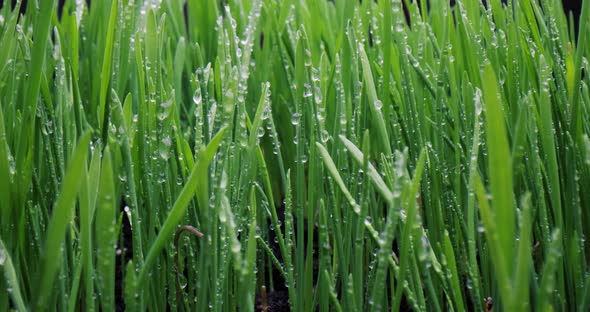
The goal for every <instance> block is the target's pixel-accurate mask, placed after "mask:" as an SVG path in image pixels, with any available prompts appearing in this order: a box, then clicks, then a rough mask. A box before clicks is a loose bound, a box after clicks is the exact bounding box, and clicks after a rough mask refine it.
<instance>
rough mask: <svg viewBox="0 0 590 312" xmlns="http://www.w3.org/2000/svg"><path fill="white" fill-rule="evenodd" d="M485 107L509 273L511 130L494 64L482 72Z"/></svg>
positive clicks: (490, 167)
mask: <svg viewBox="0 0 590 312" xmlns="http://www.w3.org/2000/svg"><path fill="white" fill-rule="evenodd" d="M482 81H483V83H484V85H483V99H484V111H485V119H486V139H487V140H486V142H487V147H488V153H489V157H488V172H489V177H490V188H491V192H492V204H493V208H494V210H493V218H494V220H495V224H496V226H498V232H497V235H498V242H499V246H498V247H500V248H501V249H502V253H503V254H504V257H505V258H504V259H498V261H504V262H505V266H506V270H507V273H508V274H512V272H513V269H512V268H513V262H512V259H514V237H515V235H516V231H515V227H516V213H515V209H514V208H515V207H514V193H513V182H512V174H513V172H512V161H511V159H512V158H511V156H510V145H509V144H508V134H507V132H506V126H505V124H504V122H505V121H504V120H505V119H504V113H503V109H502V107H503V104H502V99H501V98H500V93H499V90H498V82H497V79H496V74H495V73H494V69H493V67H492V65H491V64H489V63H488V64H487V65H485V67H484V69H483V72H482Z"/></svg>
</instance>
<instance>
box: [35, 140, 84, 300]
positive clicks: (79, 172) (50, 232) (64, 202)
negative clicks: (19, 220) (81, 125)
mask: <svg viewBox="0 0 590 312" xmlns="http://www.w3.org/2000/svg"><path fill="white" fill-rule="evenodd" d="M89 143H90V133H89V132H86V133H85V134H84V135H83V136H82V138H81V139H80V140H79V141H78V145H77V146H76V150H75V151H74V154H73V155H72V160H71V162H70V165H69V166H68V169H67V171H66V175H65V177H64V180H63V183H62V187H61V192H60V194H59V196H58V198H57V201H56V203H55V205H54V208H53V213H52V216H51V221H50V223H49V225H48V227H47V234H46V237H45V244H44V247H43V253H42V256H41V262H40V267H39V274H40V283H39V288H38V290H37V297H36V298H37V303H36V307H35V308H36V309H37V310H39V311H45V310H46V309H48V306H47V302H48V301H49V300H50V298H51V295H52V293H53V289H54V287H55V285H54V283H53V282H54V280H55V276H56V274H57V271H58V270H59V268H60V261H61V259H62V248H61V245H62V244H63V242H64V238H65V234H66V229H67V227H68V224H69V223H70V222H71V218H72V214H73V212H74V204H75V202H76V195H77V194H78V189H79V187H80V185H81V183H80V181H81V180H82V179H84V178H85V177H84V172H85V170H84V167H85V166H86V158H87V154H88V145H89Z"/></svg>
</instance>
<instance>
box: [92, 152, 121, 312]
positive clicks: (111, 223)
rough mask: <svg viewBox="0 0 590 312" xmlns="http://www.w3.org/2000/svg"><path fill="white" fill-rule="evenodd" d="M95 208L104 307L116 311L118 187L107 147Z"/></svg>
mask: <svg viewBox="0 0 590 312" xmlns="http://www.w3.org/2000/svg"><path fill="white" fill-rule="evenodd" d="M97 205H98V206H97V208H96V222H95V233H96V234H95V237H96V238H97V246H96V267H97V270H96V273H97V282H98V283H97V284H98V291H99V296H100V303H101V307H102V309H103V310H105V311H113V310H114V309H115V246H116V243H117V239H116V236H115V235H116V231H115V224H116V211H115V185H114V180H113V165H112V160H111V152H110V149H109V147H108V146H107V147H106V149H105V151H104V153H103V155H102V166H101V174H100V188H99V198H98V201H97Z"/></svg>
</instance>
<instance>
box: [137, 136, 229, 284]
mask: <svg viewBox="0 0 590 312" xmlns="http://www.w3.org/2000/svg"><path fill="white" fill-rule="evenodd" d="M225 129H226V128H222V129H221V130H220V131H219V132H218V133H217V135H216V136H215V137H214V138H213V139H212V140H211V142H210V143H209V145H207V148H206V149H205V150H204V151H203V152H201V153H200V155H199V159H198V160H197V163H196V164H195V166H194V167H193V170H192V171H191V175H190V176H189V178H188V180H187V182H186V184H185V186H184V188H183V189H182V191H181V192H180V195H178V198H177V199H176V202H174V206H172V209H170V213H169V214H168V217H167V218H166V221H164V224H163V225H162V228H161V229H160V232H159V233H158V236H157V237H156V239H155V240H154V242H153V244H152V247H151V249H150V251H149V252H148V254H147V256H146V258H145V263H144V265H143V267H142V268H141V271H140V272H139V276H138V278H137V280H138V282H139V284H141V283H142V282H143V281H144V280H145V277H146V274H147V273H148V271H149V270H150V269H151V268H150V266H151V265H152V264H153V262H154V261H155V260H156V257H158V255H159V254H160V251H161V250H162V249H163V248H164V247H165V246H166V244H167V242H168V241H169V240H170V238H171V237H172V233H173V232H174V229H175V228H176V226H177V225H178V224H179V222H180V220H181V219H182V217H183V216H184V213H185V211H186V208H187V207H188V204H189V203H190V201H191V200H192V198H193V195H194V194H195V191H198V187H199V185H204V183H206V178H207V176H206V175H207V168H208V166H209V163H210V162H211V161H212V160H213V157H214V156H215V153H216V151H217V148H218V147H219V144H220V143H221V139H222V138H223V134H224V133H225ZM199 196H200V197H201V199H200V200H199V204H201V201H202V202H205V199H203V196H207V193H203V191H202V190H200V191H199V192H198V193H197V198H199ZM202 208H203V209H207V208H208V206H205V207H202Z"/></svg>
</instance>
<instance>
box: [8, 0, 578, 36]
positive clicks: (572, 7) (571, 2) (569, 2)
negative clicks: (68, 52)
mask: <svg viewBox="0 0 590 312" xmlns="http://www.w3.org/2000/svg"><path fill="white" fill-rule="evenodd" d="M41 1H46V0H41ZM333 1H339V0H333ZM344 1H347V0H344ZM360 1H362V0H360ZM375 1H377V0H375ZM449 1H450V2H451V5H453V4H455V0H449ZM483 1H486V0H483ZM11 2H12V6H13V7H14V4H15V3H16V0H11ZM27 2H28V1H27V0H23V2H22V3H23V5H22V6H21V13H24V11H25V9H26V7H27ZM64 2H65V0H59V1H58V4H59V11H58V12H59V14H60V15H61V11H62V8H63V6H64ZM90 2H91V0H86V3H87V4H88V5H90ZM502 2H506V0H502ZM562 3H563V8H564V9H565V11H566V12H567V14H568V18H569V12H571V13H572V15H573V16H574V21H575V25H576V32H577V28H578V22H579V19H580V12H581V10H582V0H562ZM3 6H4V0H0V7H3Z"/></svg>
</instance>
